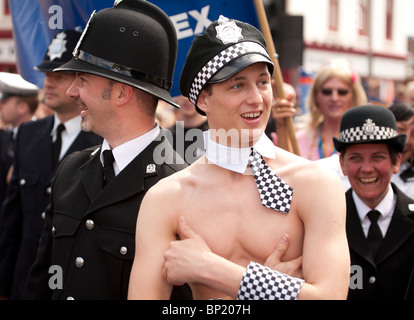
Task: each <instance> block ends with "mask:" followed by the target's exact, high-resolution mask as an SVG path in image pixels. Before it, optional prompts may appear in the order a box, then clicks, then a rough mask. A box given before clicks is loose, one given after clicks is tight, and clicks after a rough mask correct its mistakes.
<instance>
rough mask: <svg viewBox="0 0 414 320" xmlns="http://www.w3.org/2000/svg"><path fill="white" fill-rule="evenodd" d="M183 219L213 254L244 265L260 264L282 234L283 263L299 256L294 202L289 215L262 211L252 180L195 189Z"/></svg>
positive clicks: (300, 232)
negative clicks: (287, 240) (285, 243)
mask: <svg viewBox="0 0 414 320" xmlns="http://www.w3.org/2000/svg"><path fill="white" fill-rule="evenodd" d="M191 202H192V205H191V206H188V207H187V208H186V210H185V213H184V214H185V216H186V219H187V220H188V221H189V223H190V224H191V226H192V227H193V229H194V230H195V231H196V232H197V233H199V234H200V235H201V236H202V237H203V239H204V240H205V241H206V243H207V244H208V246H209V247H210V249H211V250H212V251H213V252H215V253H216V254H218V255H220V256H222V257H224V258H226V259H229V260H231V261H233V262H236V263H238V264H240V265H247V264H248V263H249V262H250V261H256V262H261V263H263V262H264V261H265V260H266V259H267V257H268V256H269V255H270V254H271V253H272V252H273V250H274V249H275V248H276V245H277V243H278V242H279V241H280V239H281V238H282V236H283V235H284V234H288V235H289V237H290V239H291V240H290V246H289V249H288V252H287V254H286V256H285V258H286V260H288V259H292V258H296V257H298V256H299V255H301V253H302V243H303V226H302V223H301V221H300V220H299V218H298V216H297V214H296V210H295V206H294V202H293V204H292V208H291V211H290V213H289V214H284V213H280V212H277V211H275V210H271V209H268V208H265V207H263V206H262V205H261V202H260V197H259V194H258V191H257V189H256V185H255V183H254V180H249V179H244V180H243V181H241V182H240V183H237V184H226V183H223V184H216V185H215V188H208V189H207V188H206V189H204V188H199V189H198V188H196V189H195V190H194V192H193V193H192V200H191Z"/></svg>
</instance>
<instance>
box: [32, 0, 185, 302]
mask: <svg viewBox="0 0 414 320" xmlns="http://www.w3.org/2000/svg"><path fill="white" fill-rule="evenodd" d="M176 52H177V36H176V32H175V28H174V25H173V24H172V22H171V20H170V19H169V17H168V16H167V15H166V14H165V13H164V12H163V11H162V10H161V9H159V8H158V7H157V6H155V5H153V4H151V3H149V2H147V1H141V0H124V1H116V2H115V4H114V7H113V8H107V9H103V10H101V11H99V12H97V13H93V14H92V16H91V18H90V20H89V22H88V24H87V26H86V28H85V30H84V33H83V35H82V36H81V39H80V40H79V42H78V45H77V48H76V49H75V51H74V57H73V59H72V60H71V61H70V62H68V63H67V64H65V65H63V66H61V67H60V68H58V69H56V70H55V72H65V71H66V72H68V71H72V72H76V79H75V81H74V83H73V84H72V86H71V88H70V89H69V90H68V95H69V96H71V97H73V98H74V99H75V101H77V103H78V104H79V106H80V107H81V108H82V113H81V116H82V118H83V120H82V124H81V126H82V128H83V129H84V130H91V131H93V132H95V133H97V134H99V135H101V136H102V137H103V138H104V141H103V143H102V145H101V146H99V147H98V148H90V149H87V150H84V151H81V152H78V153H74V154H72V155H71V156H69V157H68V158H66V159H65V160H64V161H63V162H62V164H61V166H60V167H59V170H58V172H57V174H56V177H55V179H54V181H53V183H52V199H51V204H50V207H49V209H48V210H47V212H46V224H45V228H44V231H43V234H42V237H41V241H40V246H39V251H38V257H37V260H36V262H35V264H34V266H33V268H32V271H31V274H30V277H29V281H28V285H27V287H26V291H25V298H27V299H126V297H127V291H128V282H129V275H130V270H131V266H132V260H133V257H134V251H135V226H136V220H137V215H138V210H139V207H140V203H141V200H142V198H143V197H144V195H145V193H146V192H147V190H148V189H149V188H150V187H152V186H153V185H154V184H155V183H157V182H158V181H159V180H160V179H162V178H164V177H166V176H168V175H171V174H173V173H175V172H177V171H178V170H181V169H182V168H184V166H185V165H182V164H175V163H184V162H183V160H182V159H179V160H180V161H175V158H176V157H178V155H176V153H175V152H174V150H173V148H172V146H171V144H170V143H169V142H168V141H166V139H165V134H164V133H163V131H162V130H161V129H160V128H159V127H158V125H157V124H156V122H155V110H156V106H157V103H158V99H162V100H164V101H166V102H168V103H170V104H172V105H175V106H177V104H176V103H175V102H174V101H173V100H172V98H171V96H170V94H169V90H170V88H171V85H172V78H173V71H174V66H175V60H176V54H177V53H176ZM177 107H178V106H177ZM101 112H105V114H104V115H103V116H102V117H100V116H101V114H100V113H101ZM107 151H108V152H107ZM110 151H112V159H111V161H110V163H109V164H108V162H107V157H106V154H107V153H109V154H110ZM50 268H52V269H50ZM49 270H51V273H49ZM181 297H182V296H181Z"/></svg>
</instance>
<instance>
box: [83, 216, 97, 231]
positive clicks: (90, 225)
mask: <svg viewBox="0 0 414 320" xmlns="http://www.w3.org/2000/svg"><path fill="white" fill-rule="evenodd" d="M85 226H86V229H88V230H93V228H95V222H93V220H91V219H88V220H86V222H85Z"/></svg>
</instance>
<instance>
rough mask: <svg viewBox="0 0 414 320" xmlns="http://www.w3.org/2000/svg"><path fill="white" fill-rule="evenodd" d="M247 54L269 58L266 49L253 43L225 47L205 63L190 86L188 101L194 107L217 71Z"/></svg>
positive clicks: (240, 43)
mask: <svg viewBox="0 0 414 320" xmlns="http://www.w3.org/2000/svg"><path fill="white" fill-rule="evenodd" d="M249 53H259V54H262V55H264V56H265V57H269V55H268V53H267V51H266V49H265V48H263V47H262V46H261V45H260V44H258V43H255V42H249V41H244V42H239V43H236V44H234V45H232V46H230V47H227V48H226V49H224V50H223V51H221V52H220V53H219V54H217V55H216V56H215V57H214V58H213V59H211V60H210V61H209V62H207V64H206V65H205V66H204V67H203V68H202V69H201V70H200V72H199V73H198V74H197V76H196V77H195V78H194V80H193V83H192V85H191V89H190V93H189V95H188V99H189V100H190V101H191V102H192V103H193V104H194V105H195V104H196V103H197V100H198V96H199V95H200V92H201V90H202V89H203V88H204V86H205V85H206V84H207V82H208V81H209V80H210V79H211V78H212V77H213V76H214V75H215V74H216V73H217V72H218V71H220V70H221V69H222V68H223V67H225V66H226V65H227V64H229V63H230V62H231V61H233V60H235V59H237V58H239V57H241V56H244V55H246V54H249ZM269 60H270V57H269Z"/></svg>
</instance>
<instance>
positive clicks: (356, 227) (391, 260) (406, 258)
mask: <svg viewBox="0 0 414 320" xmlns="http://www.w3.org/2000/svg"><path fill="white" fill-rule="evenodd" d="M392 187H393V190H394V193H395V194H396V195H397V203H396V206H395V211H394V213H393V216H392V219H391V223H390V225H389V227H388V231H387V233H386V235H385V237H384V240H383V242H382V244H381V247H380V249H379V252H378V255H377V258H376V259H374V257H373V256H372V254H371V253H370V251H369V249H368V244H367V240H366V237H365V235H364V233H363V230H362V227H361V222H360V219H359V216H358V213H357V210H356V207H355V203H354V201H353V198H352V191H351V189H350V190H348V192H347V193H346V203H347V226H346V229H347V237H348V244H349V248H350V254H351V265H353V266H357V267H360V268H361V269H362V279H363V282H362V288H360V289H350V290H349V294H348V299H349V300H362V299H364V300H373V299H377V300H378V299H381V300H383V299H388V300H403V299H404V298H408V297H409V292H412V290H413V288H412V286H413V285H414V283H413V281H410V278H411V273H412V272H413V270H414V269H413V268H414V208H413V205H414V200H413V199H411V198H409V197H407V196H406V195H405V194H404V193H402V192H401V191H400V190H399V189H398V188H397V187H396V186H395V185H392ZM353 270H354V271H355V274H354V275H352V274H351V282H352V277H355V278H354V280H357V276H358V275H357V269H353Z"/></svg>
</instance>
